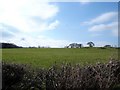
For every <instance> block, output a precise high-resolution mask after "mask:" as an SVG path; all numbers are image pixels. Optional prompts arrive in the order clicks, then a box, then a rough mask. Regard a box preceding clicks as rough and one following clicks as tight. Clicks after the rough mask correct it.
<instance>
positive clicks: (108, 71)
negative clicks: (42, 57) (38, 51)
mask: <svg viewBox="0 0 120 90" xmlns="http://www.w3.org/2000/svg"><path fill="white" fill-rule="evenodd" d="M2 65H3V90H11V89H12V90H76V89H78V90H89V89H93V90H106V89H108V90H115V89H120V61H117V60H111V61H110V62H109V63H107V64H101V63H97V64H96V65H89V66H84V67H81V66H80V65H75V66H73V65H71V64H70V63H69V64H62V65H60V66H58V65H54V66H52V67H51V68H49V69H36V70H33V69H29V68H28V66H24V65H17V64H7V63H3V64H2Z"/></svg>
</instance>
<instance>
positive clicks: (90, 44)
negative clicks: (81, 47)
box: [87, 42, 95, 47]
mask: <svg viewBox="0 0 120 90" xmlns="http://www.w3.org/2000/svg"><path fill="white" fill-rule="evenodd" d="M87 45H89V47H93V46H95V44H94V43H93V42H88V43H87Z"/></svg>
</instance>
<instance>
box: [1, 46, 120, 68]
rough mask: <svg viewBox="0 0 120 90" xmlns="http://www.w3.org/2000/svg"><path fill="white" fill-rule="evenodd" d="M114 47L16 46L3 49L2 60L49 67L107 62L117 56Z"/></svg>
mask: <svg viewBox="0 0 120 90" xmlns="http://www.w3.org/2000/svg"><path fill="white" fill-rule="evenodd" d="M117 51H118V50H117V49H115V48H107V49H100V48H80V49H79V48H18V49H3V50H2V60H3V61H6V62H10V63H11V62H12V63H13V62H14V63H22V64H30V65H31V66H33V67H49V66H51V65H53V64H54V63H57V64H60V63H64V62H70V63H72V64H76V63H80V64H81V65H86V64H94V63H96V62H102V63H103V62H107V61H109V60H110V58H111V57H112V58H117V55H118V54H117V53H118V52H117Z"/></svg>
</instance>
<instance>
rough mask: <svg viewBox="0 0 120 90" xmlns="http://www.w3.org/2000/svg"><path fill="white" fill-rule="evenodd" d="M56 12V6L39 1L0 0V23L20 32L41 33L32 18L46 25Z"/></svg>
mask: <svg viewBox="0 0 120 90" xmlns="http://www.w3.org/2000/svg"><path fill="white" fill-rule="evenodd" d="M58 12H59V9H58V7H57V6H56V5H54V4H50V3H48V2H41V0H40V1H39V0H17V1H16V0H0V23H3V24H7V25H9V26H12V27H15V28H18V29H19V30H21V31H22V32H30V31H32V32H33V31H43V29H41V28H40V25H38V24H39V23H38V22H35V21H34V22H32V21H33V18H32V17H39V18H40V19H41V20H42V22H44V23H43V24H46V23H47V24H48V22H47V20H48V19H50V18H53V17H54V16H56V14H57V13H58ZM39 22H41V21H39ZM54 22H56V20H55V21H54ZM33 23H34V24H33ZM52 23H53V22H52ZM49 24H51V22H50V23H49ZM46 26H47V25H46ZM48 27H49V25H48ZM53 27H54V25H53ZM50 29H55V28H50Z"/></svg>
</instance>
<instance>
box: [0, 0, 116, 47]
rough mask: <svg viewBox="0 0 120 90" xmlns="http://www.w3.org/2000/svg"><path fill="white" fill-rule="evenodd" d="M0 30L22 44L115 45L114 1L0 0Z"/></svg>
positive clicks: (5, 37) (7, 38) (5, 39)
mask: <svg viewBox="0 0 120 90" xmlns="http://www.w3.org/2000/svg"><path fill="white" fill-rule="evenodd" d="M0 33H1V34H2V35H1V36H2V38H1V42H7V43H14V44H16V45H19V46H23V47H28V46H36V47H37V46H46V47H48V46H49V47H55V48H59V47H60V48H61V47H64V46H66V45H69V44H70V43H81V44H83V46H87V42H90V41H92V42H94V43H95V46H104V45H107V44H110V45H112V46H118V3H117V2H80V1H79V2H41V1H40V0H0Z"/></svg>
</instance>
